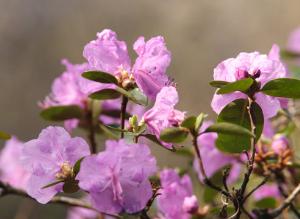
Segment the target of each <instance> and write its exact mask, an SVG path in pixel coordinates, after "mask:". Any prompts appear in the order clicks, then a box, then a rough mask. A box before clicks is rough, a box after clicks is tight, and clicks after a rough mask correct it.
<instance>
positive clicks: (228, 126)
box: [204, 122, 255, 137]
mask: <svg viewBox="0 0 300 219" xmlns="http://www.w3.org/2000/svg"><path fill="white" fill-rule="evenodd" d="M204 132H217V133H222V134H229V135H241V136H248V137H255V136H254V135H253V134H252V133H251V132H250V130H248V129H246V128H244V127H242V126H240V125H236V124H234V123H229V122H220V123H215V124H213V125H211V126H209V127H208V128H207V129H206V130H205V131H204Z"/></svg>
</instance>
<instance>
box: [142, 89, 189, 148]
mask: <svg viewBox="0 0 300 219" xmlns="http://www.w3.org/2000/svg"><path fill="white" fill-rule="evenodd" d="M177 102H178V93H177V91H176V88H175V87H172V86H169V87H163V88H162V89H161V91H160V92H159V93H158V94H157V96H156V100H155V104H154V106H153V107H152V108H151V109H150V110H148V111H147V112H146V113H145V114H144V117H143V120H144V122H145V123H146V124H147V127H148V130H149V132H150V133H151V134H153V135H156V137H157V139H159V136H160V133H161V131H162V130H164V129H165V128H169V127H173V126H178V125H179V124H180V123H181V122H182V121H183V120H184V115H185V113H184V112H181V111H179V110H176V109H174V107H175V105H176V104H177ZM162 143H163V144H164V146H165V147H167V148H171V147H172V144H169V143H165V142H162Z"/></svg>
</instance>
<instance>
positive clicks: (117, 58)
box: [83, 29, 171, 100]
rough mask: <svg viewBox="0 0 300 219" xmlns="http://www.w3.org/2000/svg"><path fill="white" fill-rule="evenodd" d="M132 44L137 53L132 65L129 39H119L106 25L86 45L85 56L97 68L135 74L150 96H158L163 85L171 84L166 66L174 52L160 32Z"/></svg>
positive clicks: (139, 83) (139, 85)
mask: <svg viewBox="0 0 300 219" xmlns="http://www.w3.org/2000/svg"><path fill="white" fill-rule="evenodd" d="M133 48H134V50H135V52H136V53H137V55H138V57H137V59H136V62H135V64H134V65H133V66H132V67H131V61H130V58H129V55H128V51H127V45H126V43H125V42H124V41H120V40H118V38H117V34H116V33H115V32H113V31H112V30H109V29H105V30H103V31H102V32H100V33H98V34H97V39H96V40H93V41H91V42H90V43H88V44H87V45H86V46H85V48H84V51H83V56H84V57H85V58H86V59H87V61H88V63H89V65H90V66H91V68H92V69H94V70H99V71H104V72H108V73H111V74H113V75H115V76H117V77H120V76H121V75H122V76H126V75H127V76H128V77H132V76H133V77H134V79H135V82H136V83H137V85H138V87H139V88H141V90H142V91H143V92H144V93H145V94H146V95H147V96H148V97H149V98H150V99H151V100H155V97H156V94H157V93H158V92H159V91H160V90H161V88H162V87H164V86H166V85H169V84H170V80H169V78H168V76H167V75H166V70H167V67H168V66H169V65H170V62H171V53H170V52H169V51H168V50H167V48H166V45H165V42H164V38H163V37H161V36H157V37H153V38H151V39H150V40H148V41H147V42H145V39H144V37H139V38H138V39H137V41H136V42H135V43H134V46H133ZM127 76H126V77H127Z"/></svg>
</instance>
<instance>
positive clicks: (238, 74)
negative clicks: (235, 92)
mask: <svg viewBox="0 0 300 219" xmlns="http://www.w3.org/2000/svg"><path fill="white" fill-rule="evenodd" d="M260 75H261V71H260V70H259V69H257V70H255V71H254V72H253V73H252V74H250V73H249V72H248V71H246V70H242V69H238V70H237V71H236V73H235V76H236V78H237V79H238V80H240V79H244V78H252V79H257V78H259V77H260Z"/></svg>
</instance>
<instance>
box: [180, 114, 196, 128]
mask: <svg viewBox="0 0 300 219" xmlns="http://www.w3.org/2000/svg"><path fill="white" fill-rule="evenodd" d="M195 123H196V117H195V116H190V117H187V118H186V119H185V120H183V122H182V123H181V125H180V126H181V127H184V128H187V129H189V130H194V129H195Z"/></svg>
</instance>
